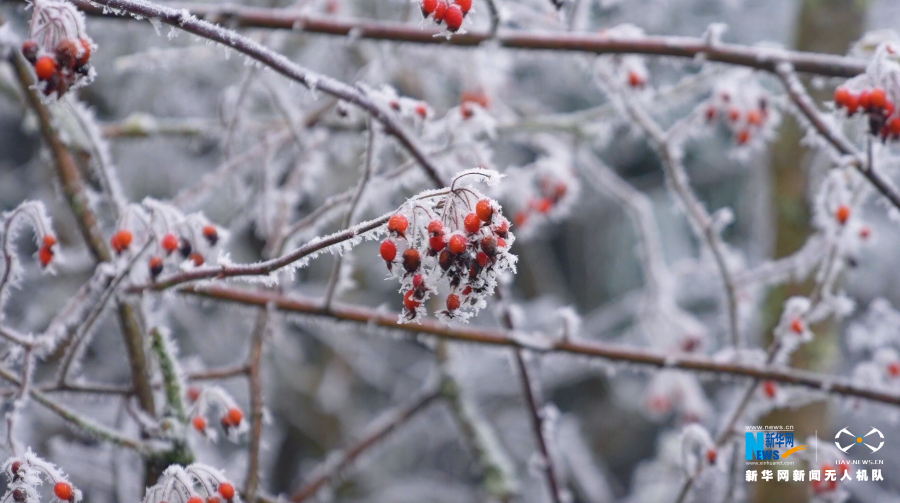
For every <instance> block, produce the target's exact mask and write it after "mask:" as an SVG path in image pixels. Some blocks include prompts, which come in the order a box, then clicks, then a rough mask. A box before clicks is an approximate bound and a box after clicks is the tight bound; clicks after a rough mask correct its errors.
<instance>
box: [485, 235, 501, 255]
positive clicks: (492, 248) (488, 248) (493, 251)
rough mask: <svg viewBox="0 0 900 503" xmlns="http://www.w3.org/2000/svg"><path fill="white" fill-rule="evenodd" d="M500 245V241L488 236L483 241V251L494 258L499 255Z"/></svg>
mask: <svg viewBox="0 0 900 503" xmlns="http://www.w3.org/2000/svg"><path fill="white" fill-rule="evenodd" d="M498 245H499V241H497V239H496V238H495V237H494V236H486V237H484V238H482V239H481V250H482V251H483V252H484V253H485V254H486V255H487V256H488V257H493V256H495V255H497V246H498Z"/></svg>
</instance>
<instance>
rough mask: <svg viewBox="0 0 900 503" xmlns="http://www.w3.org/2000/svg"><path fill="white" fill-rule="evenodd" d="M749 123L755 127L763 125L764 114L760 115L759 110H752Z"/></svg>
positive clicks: (748, 117)
mask: <svg viewBox="0 0 900 503" xmlns="http://www.w3.org/2000/svg"><path fill="white" fill-rule="evenodd" d="M747 122H748V123H749V124H752V125H754V126H759V125H760V124H762V114H761V113H759V110H750V111H749V112H748V113H747Z"/></svg>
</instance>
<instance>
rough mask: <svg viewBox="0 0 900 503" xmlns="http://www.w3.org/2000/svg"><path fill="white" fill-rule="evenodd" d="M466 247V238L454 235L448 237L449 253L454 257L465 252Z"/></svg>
mask: <svg viewBox="0 0 900 503" xmlns="http://www.w3.org/2000/svg"><path fill="white" fill-rule="evenodd" d="M467 245H468V243H467V242H466V238H465V237H463V236H461V235H459V234H454V235H453V236H451V237H450V253H452V254H454V255H459V254H460V253H462V252H464V251H466V246H467Z"/></svg>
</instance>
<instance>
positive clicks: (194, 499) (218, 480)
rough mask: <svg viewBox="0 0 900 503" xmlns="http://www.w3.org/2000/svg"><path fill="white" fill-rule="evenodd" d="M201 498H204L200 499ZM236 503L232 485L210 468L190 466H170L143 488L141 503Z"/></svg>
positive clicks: (236, 497)
mask: <svg viewBox="0 0 900 503" xmlns="http://www.w3.org/2000/svg"><path fill="white" fill-rule="evenodd" d="M204 496H205V497H204ZM223 501H224V502H229V503H230V502H240V501H241V497H240V495H238V493H237V490H236V489H235V487H234V484H233V483H231V482H230V481H229V480H228V479H227V478H226V477H225V475H224V474H223V473H222V472H220V471H219V470H216V469H215V468H212V467H210V466H206V465H202V464H200V463H194V464H192V465H188V466H186V467H182V466H179V465H171V466H169V467H168V468H166V470H165V471H164V472H163V474H162V477H160V480H159V482H157V484H156V485H154V486H152V487H149V488H147V494H146V495H145V496H144V502H143V503H168V502H171V503H223Z"/></svg>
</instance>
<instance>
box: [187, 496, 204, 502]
mask: <svg viewBox="0 0 900 503" xmlns="http://www.w3.org/2000/svg"><path fill="white" fill-rule="evenodd" d="M187 503H203V498H201V497H200V496H191V497H190V498H188V500H187Z"/></svg>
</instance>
